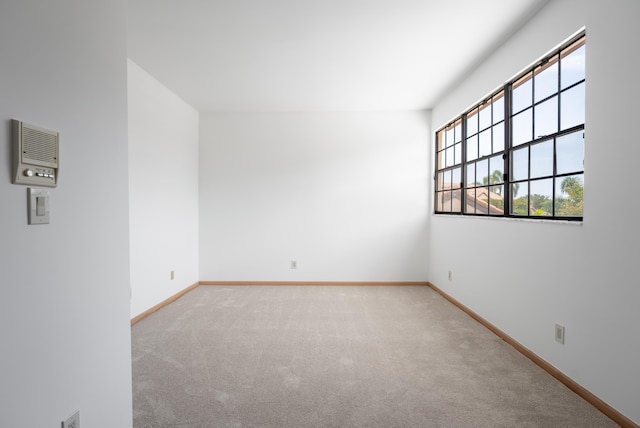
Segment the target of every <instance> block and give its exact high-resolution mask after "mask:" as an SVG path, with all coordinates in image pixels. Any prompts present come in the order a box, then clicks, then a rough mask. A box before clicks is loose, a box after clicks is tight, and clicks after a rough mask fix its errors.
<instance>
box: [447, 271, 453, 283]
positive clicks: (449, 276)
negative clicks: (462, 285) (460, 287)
mask: <svg viewBox="0 0 640 428" xmlns="http://www.w3.org/2000/svg"><path fill="white" fill-rule="evenodd" d="M452 277H453V274H452V273H451V271H449V274H448V278H449V281H451V278H452Z"/></svg>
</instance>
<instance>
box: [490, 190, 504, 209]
mask: <svg viewBox="0 0 640 428" xmlns="http://www.w3.org/2000/svg"><path fill="white" fill-rule="evenodd" d="M503 188H504V186H502V185H499V186H491V191H490V192H489V205H490V208H489V214H491V215H503V214H504V199H503V198H502V189H503Z"/></svg>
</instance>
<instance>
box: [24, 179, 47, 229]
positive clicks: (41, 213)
mask: <svg viewBox="0 0 640 428" xmlns="http://www.w3.org/2000/svg"><path fill="white" fill-rule="evenodd" d="M27 193H28V198H27V209H28V211H29V224H49V191H48V190H45V189H35V188H32V187H29V188H27Z"/></svg>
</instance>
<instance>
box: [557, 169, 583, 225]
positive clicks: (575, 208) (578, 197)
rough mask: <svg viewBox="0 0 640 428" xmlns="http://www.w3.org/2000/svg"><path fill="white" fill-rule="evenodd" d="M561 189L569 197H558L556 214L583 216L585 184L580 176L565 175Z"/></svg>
mask: <svg viewBox="0 0 640 428" xmlns="http://www.w3.org/2000/svg"><path fill="white" fill-rule="evenodd" d="M560 190H561V191H562V193H563V194H566V195H567V196H568V197H566V198H565V197H558V198H557V199H556V215H558V216H577V217H581V216H582V212H583V200H584V185H583V184H582V180H580V178H579V177H565V178H564V179H563V180H562V182H561V183H560Z"/></svg>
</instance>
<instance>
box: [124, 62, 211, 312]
mask: <svg viewBox="0 0 640 428" xmlns="http://www.w3.org/2000/svg"><path fill="white" fill-rule="evenodd" d="M128 101H129V207H130V217H129V218H130V251H131V289H132V293H131V295H132V299H131V316H132V317H134V316H136V315H139V314H140V313H142V312H144V311H145V310H147V309H149V308H151V307H152V306H154V305H156V304H158V303H160V302H162V301H163V300H165V299H167V298H168V297H170V296H172V295H174V294H176V293H177V292H179V291H180V290H183V289H184V288H186V287H188V286H190V285H191V284H193V283H195V282H197V281H198V280H199V273H198V126H199V125H198V120H199V114H198V112H197V111H196V110H194V109H193V108H192V107H191V106H189V105H188V104H186V103H185V102H184V101H182V100H181V99H180V98H178V97H177V96H176V95H174V94H173V93H172V92H170V91H169V90H168V89H167V88H166V87H164V86H163V85H162V84H160V83H159V82H158V81H157V80H155V79H154V78H153V77H151V76H150V75H149V74H147V72H145V71H144V70H142V69H141V68H140V67H139V66H138V65H137V64H135V63H134V62H132V61H130V60H129V61H128ZM171 271H174V279H173V280H172V279H171V275H170V272H171Z"/></svg>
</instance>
